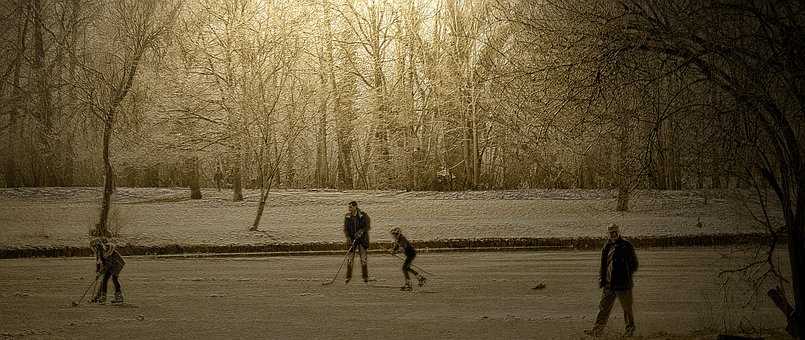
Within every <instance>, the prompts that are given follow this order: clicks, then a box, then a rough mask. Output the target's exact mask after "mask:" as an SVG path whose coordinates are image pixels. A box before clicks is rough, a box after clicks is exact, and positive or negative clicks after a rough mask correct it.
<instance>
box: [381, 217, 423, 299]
mask: <svg viewBox="0 0 805 340" xmlns="http://www.w3.org/2000/svg"><path fill="white" fill-rule="evenodd" d="M390 233H391V236H392V237H393V238H394V248H392V249H391V254H392V255H393V254H396V253H397V251H398V250H402V251H403V252H404V253H405V262H403V265H402V272H403V276H405V284H404V285H403V286H402V287H400V290H405V291H410V290H412V289H413V288H411V278H410V276H409V275H408V272H411V273H414V275H415V276H416V278H417V280H418V281H419V286H420V287H422V286H424V285H425V281H426V280H427V279H426V278H425V277H424V276H422V275H420V274H419V273H417V272H416V270H413V269H411V262H413V261H414V258H415V257H416V249H414V246H413V245H411V242H408V239H407V238H405V236H403V234H402V231H400V228H397V227H394V228H392V229H391V231H390Z"/></svg>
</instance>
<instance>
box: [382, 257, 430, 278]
mask: <svg viewBox="0 0 805 340" xmlns="http://www.w3.org/2000/svg"><path fill="white" fill-rule="evenodd" d="M388 254H389V255H391V256H394V257H396V258H398V259H400V260H403V262H405V259H404V258H402V257H400V255H397V254H392V253H388ZM411 267H414V268H415V269H417V270H419V271H421V272H423V273H425V274H428V275H434V274H433V273H431V272H428V271H427V270H424V269H422V267H420V266H417V265H415V264H413V263H411Z"/></svg>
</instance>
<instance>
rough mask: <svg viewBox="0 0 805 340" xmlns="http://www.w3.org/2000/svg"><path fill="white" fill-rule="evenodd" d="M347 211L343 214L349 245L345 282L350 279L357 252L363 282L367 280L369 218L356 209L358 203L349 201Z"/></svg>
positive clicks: (345, 233) (345, 234)
mask: <svg viewBox="0 0 805 340" xmlns="http://www.w3.org/2000/svg"><path fill="white" fill-rule="evenodd" d="M348 209H349V210H348V212H347V214H346V215H345V216H344V236H346V238H347V243H348V244H349V247H350V252H349V256H348V257H347V278H346V281H345V283H349V280H351V279H352V262H353V260H354V259H355V253H356V252H357V253H358V254H359V255H360V258H361V274H362V276H363V282H369V267H368V264H367V260H368V259H367V256H366V250H367V249H369V228H370V226H371V220H370V219H369V215H368V214H366V213H365V212H363V211H362V210H360V209H358V203H357V202H355V201H352V202H349V205H348Z"/></svg>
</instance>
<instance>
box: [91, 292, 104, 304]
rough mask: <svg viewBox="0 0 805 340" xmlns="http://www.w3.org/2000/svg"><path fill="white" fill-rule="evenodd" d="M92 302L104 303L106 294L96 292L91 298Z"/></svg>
mask: <svg viewBox="0 0 805 340" xmlns="http://www.w3.org/2000/svg"><path fill="white" fill-rule="evenodd" d="M92 303H97V304H101V305H102V304H104V303H106V294H98V295H95V297H93V298H92Z"/></svg>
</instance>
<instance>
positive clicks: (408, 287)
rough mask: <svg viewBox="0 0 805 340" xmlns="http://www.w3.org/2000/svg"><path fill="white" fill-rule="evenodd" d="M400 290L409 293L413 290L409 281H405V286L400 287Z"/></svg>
mask: <svg viewBox="0 0 805 340" xmlns="http://www.w3.org/2000/svg"><path fill="white" fill-rule="evenodd" d="M400 290H402V291H406V292H410V291H412V290H414V288H412V287H411V281H408V280H406V281H405V284H404V285H403V286H402V287H400Z"/></svg>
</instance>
